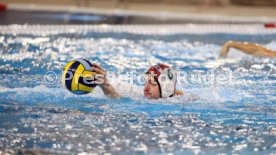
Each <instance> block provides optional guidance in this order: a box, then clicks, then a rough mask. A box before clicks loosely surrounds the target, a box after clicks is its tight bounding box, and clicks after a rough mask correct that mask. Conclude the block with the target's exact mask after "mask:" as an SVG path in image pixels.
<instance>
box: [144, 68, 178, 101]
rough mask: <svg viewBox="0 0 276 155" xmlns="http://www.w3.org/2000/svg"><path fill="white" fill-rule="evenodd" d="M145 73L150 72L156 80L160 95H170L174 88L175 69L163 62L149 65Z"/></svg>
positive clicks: (173, 92)
mask: <svg viewBox="0 0 276 155" xmlns="http://www.w3.org/2000/svg"><path fill="white" fill-rule="evenodd" d="M146 74H151V75H153V76H154V79H155V80H156V82H157V84H158V86H159V91H160V98H161V97H172V96H173V95H174V94H175V90H176V79H177V77H176V71H175V70H174V69H173V68H171V67H169V66H167V65H164V64H157V65H154V66H151V67H150V68H149V69H148V71H147V72H146Z"/></svg>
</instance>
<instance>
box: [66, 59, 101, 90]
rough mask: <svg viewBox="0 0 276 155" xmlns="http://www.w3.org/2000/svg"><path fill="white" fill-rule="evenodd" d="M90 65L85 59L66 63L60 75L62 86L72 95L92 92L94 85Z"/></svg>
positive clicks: (93, 73)
mask: <svg viewBox="0 0 276 155" xmlns="http://www.w3.org/2000/svg"><path fill="white" fill-rule="evenodd" d="M95 74H96V73H95V72H93V71H92V64H91V63H90V62H89V61H88V60H86V59H76V60H73V61H70V62H69V63H67V64H66V65H65V67H64V70H63V74H62V83H63V85H64V86H65V87H66V88H67V89H68V90H69V91H70V92H72V93H74V94H77V95H82V94H88V93H90V92H92V91H93V90H94V89H95V87H96V86H97V84H95V79H94V75H95Z"/></svg>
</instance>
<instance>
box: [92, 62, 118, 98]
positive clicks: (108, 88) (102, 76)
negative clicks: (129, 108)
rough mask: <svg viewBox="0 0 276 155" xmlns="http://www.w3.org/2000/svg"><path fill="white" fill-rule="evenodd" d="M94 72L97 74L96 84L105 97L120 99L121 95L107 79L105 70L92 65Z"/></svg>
mask: <svg viewBox="0 0 276 155" xmlns="http://www.w3.org/2000/svg"><path fill="white" fill-rule="evenodd" d="M92 65H93V67H92V71H94V72H96V73H97V75H96V77H95V79H96V83H97V84H98V85H99V86H100V88H101V89H102V91H103V92H104V94H105V96H107V97H110V98H119V97H120V95H119V94H118V93H117V92H116V90H115V89H114V88H113V86H112V85H111V84H110V83H109V82H108V80H107V79H106V71H105V70H103V69H102V68H101V67H100V66H99V65H98V64H95V63H93V64H92Z"/></svg>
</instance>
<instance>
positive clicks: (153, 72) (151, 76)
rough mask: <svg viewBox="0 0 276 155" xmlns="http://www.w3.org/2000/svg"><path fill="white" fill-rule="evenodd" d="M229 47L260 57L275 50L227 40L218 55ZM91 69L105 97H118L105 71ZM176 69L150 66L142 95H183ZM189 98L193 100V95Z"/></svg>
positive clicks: (160, 65) (152, 97)
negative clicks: (98, 79) (178, 87)
mask: <svg viewBox="0 0 276 155" xmlns="http://www.w3.org/2000/svg"><path fill="white" fill-rule="evenodd" d="M230 48H235V49H238V50H240V51H242V52H244V53H246V54H249V55H253V56H261V57H276V52H275V51H272V50H270V49H268V48H265V47H263V46H260V45H258V44H253V43H246V42H243V43H242V42H233V41H229V42H226V43H225V44H224V47H223V48H222V50H221V51H220V57H221V58H226V57H227V54H228V52H229V49H230ZM93 66H95V67H93V68H92V70H93V71H95V72H96V73H97V74H98V75H102V76H101V77H103V79H102V81H103V82H100V83H99V86H100V88H101V89H102V91H103V92H104V94H105V95H106V96H107V97H110V98H119V97H120V95H119V94H118V93H117V92H116V90H115V89H114V88H113V86H112V85H111V84H110V83H109V82H108V80H107V79H106V71H105V70H103V69H102V68H101V67H100V66H99V65H98V64H95V63H94V64H93ZM176 79H177V77H176V71H175V70H174V69H173V68H171V67H169V66H167V65H164V64H157V65H154V66H151V67H150V68H149V69H148V71H147V72H146V74H145V80H146V82H145V86H144V95H145V97H147V98H150V99H158V98H164V97H165V98H166V97H173V96H178V95H183V94H184V93H183V92H182V91H178V90H176ZM191 100H195V98H194V97H192V98H191Z"/></svg>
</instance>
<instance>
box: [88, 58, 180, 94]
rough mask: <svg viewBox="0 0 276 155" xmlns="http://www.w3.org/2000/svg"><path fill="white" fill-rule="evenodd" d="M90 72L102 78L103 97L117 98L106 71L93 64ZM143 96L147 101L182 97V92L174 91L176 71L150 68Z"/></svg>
mask: <svg viewBox="0 0 276 155" xmlns="http://www.w3.org/2000/svg"><path fill="white" fill-rule="evenodd" d="M93 66H95V67H93V68H92V70H93V71H95V72H96V73H97V74H100V75H102V76H100V77H103V79H102V82H100V83H99V86H100V88H101V89H102V91H103V92H104V94H105V96H107V97H110V98H119V97H120V95H119V94H118V93H117V92H116V90H115V89H114V87H113V86H112V85H111V84H110V83H109V82H108V80H107V79H106V71H105V70H103V69H102V68H101V67H100V66H99V65H98V64H95V63H94V64H93ZM145 80H146V82H145V86H144V95H145V97H146V98H149V99H158V98H166V97H172V96H176V95H183V94H184V93H183V92H182V91H178V90H176V81H177V77H176V71H175V70H174V69H173V68H171V67H169V66H167V65H164V64H157V65H154V66H151V67H150V68H149V69H148V71H147V72H146V74H145Z"/></svg>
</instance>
